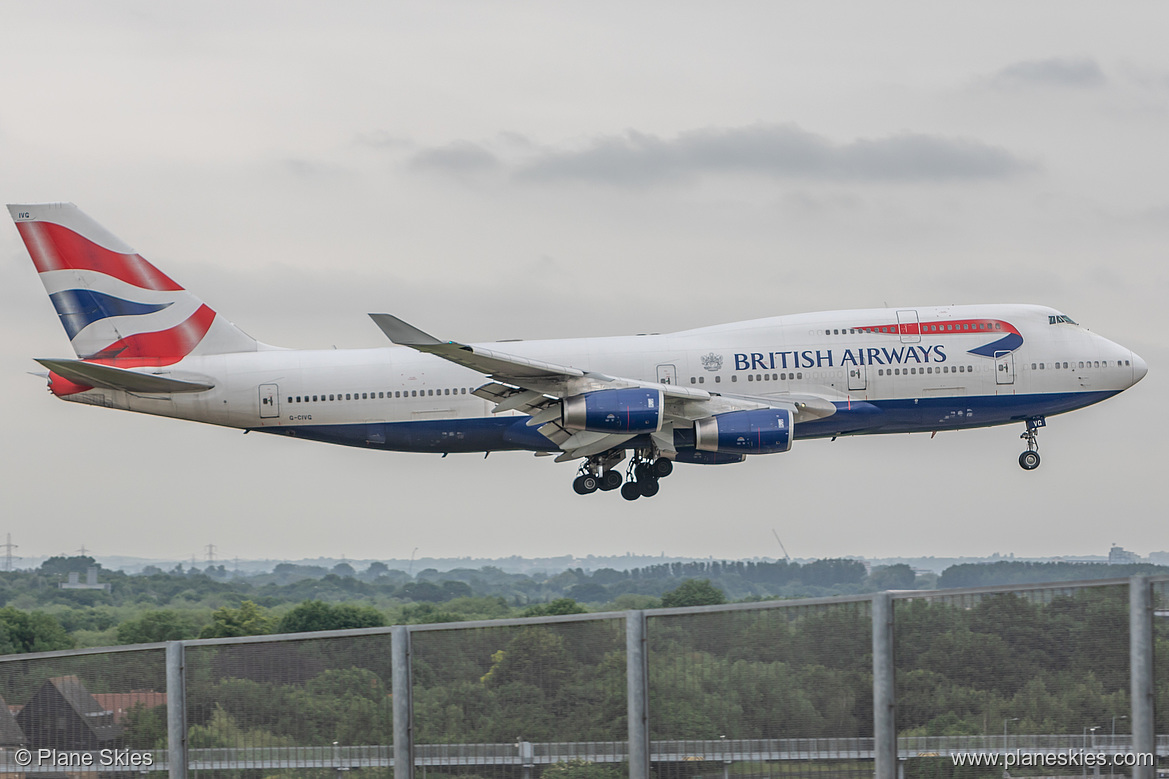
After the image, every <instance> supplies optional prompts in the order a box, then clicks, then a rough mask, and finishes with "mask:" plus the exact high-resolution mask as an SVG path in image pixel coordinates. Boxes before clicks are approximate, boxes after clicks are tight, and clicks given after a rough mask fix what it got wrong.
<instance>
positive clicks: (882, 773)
mask: <svg viewBox="0 0 1169 779" xmlns="http://www.w3.org/2000/svg"><path fill="white" fill-rule="evenodd" d="M893 675H894V667H893V596H892V595H890V594H889V593H888V592H878V593H876V594H875V595H873V755H874V757H875V759H876V770H875V774H874V775H875V777H876V779H897V716H896V698H895V695H894V691H893Z"/></svg>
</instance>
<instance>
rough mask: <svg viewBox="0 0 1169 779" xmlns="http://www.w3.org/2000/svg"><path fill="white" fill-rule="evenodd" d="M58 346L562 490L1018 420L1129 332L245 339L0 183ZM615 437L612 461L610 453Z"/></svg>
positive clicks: (969, 312)
mask: <svg viewBox="0 0 1169 779" xmlns="http://www.w3.org/2000/svg"><path fill="white" fill-rule="evenodd" d="M8 209H9V212H10V213H11V215H12V218H13V220H14V221H15V223H16V227H17V229H18V231H19V232H20V235H21V237H22V239H23V240H24V243H25V245H26V247H27V248H28V252H29V255H30V257H31V258H32V261H33V264H34V265H35V266H36V270H37V272H38V274H39V276H40V279H41V281H42V282H43V284H44V287H45V290H46V291H47V292H48V294H49V298H50V300H51V301H52V303H53V306H54V307H55V309H56V311H57V314H58V315H59V317H60V320H61V324H62V325H63V326H64V328H65V331H66V333H67V334H68V336H69V339H70V341H71V343H72V346H73V349H74V352H75V353H76V357H77V359H60V358H57V359H47V358H44V359H38V360H37V362H38V363H40V364H41V365H42V366H43V367H44V368H45V369H47V371H48V373H47V374H41V375H44V376H46V377H47V379H48V388H49V391H50V392H52V394H53V395H55V396H57V397H58V398H60V399H62V400H67V401H71V402H75V403H86V404H90V405H95V406H103V407H106V408H117V409H122V410H126V411H135V412H139V413H144V414H155V415H159V416H166V417H174V418H178V419H187V420H192V421H196V422H204V423H209V424H213V425H222V426H225V427H232V428H240V429H243V430H244V431H245V432H250V431H258V432H264V433H272V434H276V435H284V436H288V437H291V438H303V439H307V440H311V441H322V442H328V443H333V444H343V445H348V446H359V447H365V448H368V449H383V450H391V451H400V452H432V453H439V454H442V455H443V456H444V457H445V456H446V455H447V454H450V453H458V452H483V453H485V456H486V454H490V453H491V452H495V451H505V450H513V451H515V450H518V451H529V452H534V453H535V454H536V455H538V456H549V455H551V456H555V459H556V462H571V461H579V467H578V470H577V475H576V477H575V479H574V480H573V488H574V490H575V491H576V492H577V493H579V494H582V495H583V494H589V493H593V492H597V491H611V490H616V489H620V492H621V495H622V497H624V498H625V499H627V500H636V499H638V498H642V497H646V498H648V497H652V496H654V495H656V494H657V492H658V490H659V483H660V481H661V479H663V478H665V477H667V476H669V475H670V474H671V473H672V472H673V470H674V464H675V463H688V464H698V465H718V464H727V463H738V462H743V461H744V460H745V459H746V457H747V456H748V455H764V454H777V453H782V452H787V451H789V450H790V449H791V447H792V444H793V442H794V441H795V440H796V439H805V438H831V439H833V440H835V439H836V438H837V437H841V436H853V435H871V434H882V433H915V432H930V433H937V432H938V431H945V430H963V429H969V428H978V427H989V426H994V425H1006V424H1020V423H1021V424H1023V425H1024V432H1023V433H1022V435H1021V438H1022V439H1023V440H1024V441H1025V443H1026V447H1027V448H1026V450H1025V451H1024V452H1023V453H1022V454H1021V455H1020V456H1019V464H1020V465H1021V466H1022V467H1023V469H1024V470H1028V471H1030V470H1034V469H1035V468H1037V467H1038V466H1039V463H1040V457H1039V444H1038V434H1039V430H1040V428H1042V427H1044V426H1045V425H1046V418H1047V417H1049V416H1053V415H1056V414H1062V413H1066V412H1068V411H1072V410H1075V409H1079V408H1083V407H1085V406H1090V405H1092V404H1094V403H1098V402H1100V401H1102V400H1106V399H1107V398H1110V397H1112V396H1113V395H1116V394H1118V393H1120V392H1123V391H1124V390H1126V389H1128V388H1129V387H1131V386H1133V385H1134V384H1136V383H1137V382H1138V381H1140V380H1141V379H1142V378H1143V377H1144V376H1145V374H1146V373H1147V370H1148V368H1147V366H1146V364H1145V362H1144V360H1142V359H1141V358H1140V357H1138V356H1137V355H1136V354H1134V353H1133V352H1132V351H1130V350H1129V349H1126V348H1125V347H1123V346H1120V345H1119V344H1116V343H1113V342H1112V341H1109V340H1107V339H1105V338H1102V337H1101V336H1099V335H1096V334H1095V333H1093V332H1090V331H1088V330H1087V329H1085V328H1083V327H1081V326H1080V325H1078V324H1077V323H1076V322H1074V321H1073V320H1072V319H1071V318H1070V317H1068V316H1067V315H1065V314H1063V313H1061V312H1059V311H1057V310H1055V309H1052V308H1046V307H1043V306H1037V305H1016V304H989V305H952V306H905V307H901V308H874V309H860V310H851V311H824V312H817V313H806V314H796V315H788V316H776V317H770V318H766V319H755V320H751V321H744V322H732V323H729V324H723V325H715V326H711V327H700V328H698V329H694V330H686V331H682V332H676V333H669V334H652V335H637V336H618V337H605V338H575V339H559V340H541V341H515V342H512V341H509V342H496V343H462V342H459V341H448V340H443V339H440V338H435V337H433V336H431V335H429V334H428V333H426V332H424V331H422V330H420V329H418V328H416V327H414V326H413V325H411V324H408V323H407V322H405V321H403V320H401V319H399V318H397V317H395V316H392V315H390V314H370V317H371V318H372V319H373V321H374V323H375V324H376V325H377V326H378V327H379V328H380V329H381V331H382V332H383V333H384V334H385V336H386V337H387V338H388V339H389V340H390V341H391V342H392V344H393V345H392V346H386V347H383V348H377V349H341V350H338V349H329V350H294V349H285V348H279V347H275V346H269V345H268V344H264V343H261V342H259V341H257V340H255V339H254V338H252V337H251V336H249V335H247V334H246V333H244V332H243V331H242V330H240V329H239V328H238V327H236V326H235V325H234V324H232V323H231V322H229V321H228V320H227V319H225V318H224V317H222V316H221V315H219V314H218V313H217V312H216V311H214V310H213V309H212V308H210V307H209V306H207V304H205V303H204V302H203V301H202V300H200V299H199V298H198V297H196V296H195V295H194V294H192V293H191V292H189V291H187V290H186V289H185V288H184V287H182V286H180V285H179V284H178V283H177V282H175V281H173V280H172V279H171V278H170V277H169V276H167V275H166V274H164V273H163V272H162V271H160V270H158V269H157V268H156V267H155V266H153V265H151V264H150V263H149V262H147V261H146V260H145V259H143V258H142V256H140V255H139V254H138V253H137V252H136V251H135V250H134V249H132V248H131V247H130V246H129V245H127V244H126V243H124V242H123V241H121V240H120V239H118V238H116V237H114V235H113V234H111V233H110V232H109V231H107V230H106V229H105V228H103V227H101V226H100V225H99V224H98V223H97V222H96V221H94V220H93V219H91V218H90V217H88V216H87V215H85V214H84V213H83V212H82V211H81V210H80V209H78V208H77V206H75V205H73V204H71V203H48V204H35V205H9V206H8ZM627 457H628V458H629V462H628V464H627V467H626V468H625V475H624V476H622V473H621V470H619V468H618V466H619V464H620V463H622V462H623V461H624V460H625V459H626V458H627Z"/></svg>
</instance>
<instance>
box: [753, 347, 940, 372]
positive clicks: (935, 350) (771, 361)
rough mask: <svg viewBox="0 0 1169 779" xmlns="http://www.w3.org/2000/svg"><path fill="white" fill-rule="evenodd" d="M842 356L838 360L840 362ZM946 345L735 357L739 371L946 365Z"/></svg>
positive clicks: (809, 351) (756, 354) (769, 353)
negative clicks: (856, 366) (853, 366)
mask: <svg viewBox="0 0 1169 779" xmlns="http://www.w3.org/2000/svg"><path fill="white" fill-rule="evenodd" d="M838 356H839V359H838ZM945 361H946V351H945V346H944V345H943V344H934V345H932V346H899V347H896V348H890V347H887V346H886V347H880V348H877V347H869V348H867V349H845V350H844V351H843V352H838V351H837V350H835V349H804V350H797V351H790V352H751V353H750V354H742V353H740V354H736V355H735V370H737V371H773V370H785V369H787V368H835V367H836V366H838V365H841V366H843V365H902V364H905V363H917V364H919V365H924V364H925V363H943V362H945Z"/></svg>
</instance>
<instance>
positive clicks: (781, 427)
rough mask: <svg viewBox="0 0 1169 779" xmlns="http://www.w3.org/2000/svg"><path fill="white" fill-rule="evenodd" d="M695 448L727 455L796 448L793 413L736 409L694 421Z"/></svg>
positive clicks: (783, 410) (763, 452)
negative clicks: (793, 444)
mask: <svg viewBox="0 0 1169 779" xmlns="http://www.w3.org/2000/svg"><path fill="white" fill-rule="evenodd" d="M694 447H695V448H696V449H699V450H701V451H704V452H722V453H724V454H775V453H777V452H786V451H787V450H788V449H791V448H792V412H791V411H788V410H787V409H785V408H765V409H759V410H757V411H732V412H730V413H728V414H719V415H718V416H714V417H707V418H706V419H700V420H698V421H697V422H695V423H694Z"/></svg>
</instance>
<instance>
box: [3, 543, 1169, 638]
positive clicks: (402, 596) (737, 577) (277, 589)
mask: <svg viewBox="0 0 1169 779" xmlns="http://www.w3.org/2000/svg"><path fill="white" fill-rule="evenodd" d="M95 565H96V564H95V561H94V560H93V558H92V557H88V556H75V557H64V556H61V557H53V558H50V559H49V560H46V561H45V562H44V563H43V564H42V565H41V566H40V567H39V568H37V569H35V570H30V571H11V572H2V573H0V654H13V653H22V652H37V651H46V650H52V649H67V648H72V647H78V646H105V645H110V644H128V643H152V642H157V641H169V640H179V639H190V638H199V637H223V636H239V635H262V634H266V633H272V632H307V631H314V630H334V629H343V628H355V627H371V626H377V625H388V624H408V623H428V622H430V623H433V622H455V621H463V620H471V619H497V618H508V617H517V616H542V615H548V614H566V613H574V612H577V611H586V610H623V609H634V608H636V609H652V608H657V607H661V606H664V607H671V606H676V605H705V604H712V603H722V602H730V601H751V600H763V599H771V598H793V597H807V596H824V595H839V594H857V593H863V592H872V591H880V590H908V589H915V588H921V587H926V588H928V587H931V586H937V585H939V584H940V585H941V586H945V587H959V586H961V587H967V586H981V585H987V584H1012V583H1024V582H1031V581H1036V580H1059V579H1066V578H1096V577H1121V576H1128V575H1131V574H1132V573H1144V572H1156V571H1165V570H1169V569H1166V568H1157V567H1155V566H1107V565H1075V564H1064V563H1023V562H1014V561H1004V562H1000V563H995V564H988V565H958V566H954V567H952V568H949V569H947V570H946V571H945V572H944V573H943V574H942V576H941V578H940V579H937V578H936V577H934V576H933V575H932V574H931V575H924V576H923V575H918V574H917V573H916V572H915V571H914V570H913V569H911V568H910V567H909V566H908V565H904V564H898V565H890V566H883V567H876V568H873V569H872V570H868V571H866V568H865V566H864V565H863V564H862V563H861V562H859V561H856V560H848V559H825V560H816V561H812V562H808V563H797V562H788V561H778V562H757V561H715V560H708V561H697V562H688V563H681V562H679V563H663V564H661V565H651V566H644V567H639V568H633V569H631V570H627V571H618V570H615V569H612V568H601V569H599V570H596V571H585V570H583V569H581V568H575V569H568V570H565V571H560V572H555V573H549V574H514V573H507V572H505V571H503V570H501V569H499V568H496V567H491V566H485V567H482V568H478V569H470V568H467V569H455V570H451V571H445V572H440V571H437V570H435V569H424V570H422V571H419V572H418V573H417V574H416V575H414V576H411V575H409V574H407V573H406V572H404V571H396V570H392V569H390V568H388V567H387V566H386V565H385V564H383V563H376V562H375V563H373V564H371V565H369V566H368V567H367V568H366V569H365V570H363V571H360V572H358V571H357V570H355V569H354V567H353V566H352V565H350V564H349V563H345V562H342V563H339V564H337V565H334V566H332V567H325V566H314V565H298V564H293V563H281V564H278V565H277V566H276V567H275V568H274V570H273V571H272V572H270V573H262V574H254V575H250V576H242V575H236V574H233V573H231V572H229V571H227V570H226V569H225V568H224V567H223V566H222V565H217V566H210V567H208V568H207V569H204V570H200V569H198V568H194V567H192V568H187V569H184V568H183V567H182V566H181V565H176V566H175V567H174V568H172V569H171V570H169V571H163V570H161V569H160V568H157V567H152V566H148V567H147V568H146V569H145V570H144V571H143V572H142V573H140V574H133V575H132V574H127V573H125V572H122V571H104V570H103V571H101V572H100V574H99V578H100V581H101V582H102V583H104V584H108V585H109V590H108V591H107V590H75V589H61V588H60V587H59V586H58V585H59V584H60V583H61V582H62V581H64V580H66V578H67V577H68V575H69V574H70V573H72V572H78V573H81V572H84V571H86V570H87V569H88V568H89V567H91V566H95Z"/></svg>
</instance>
